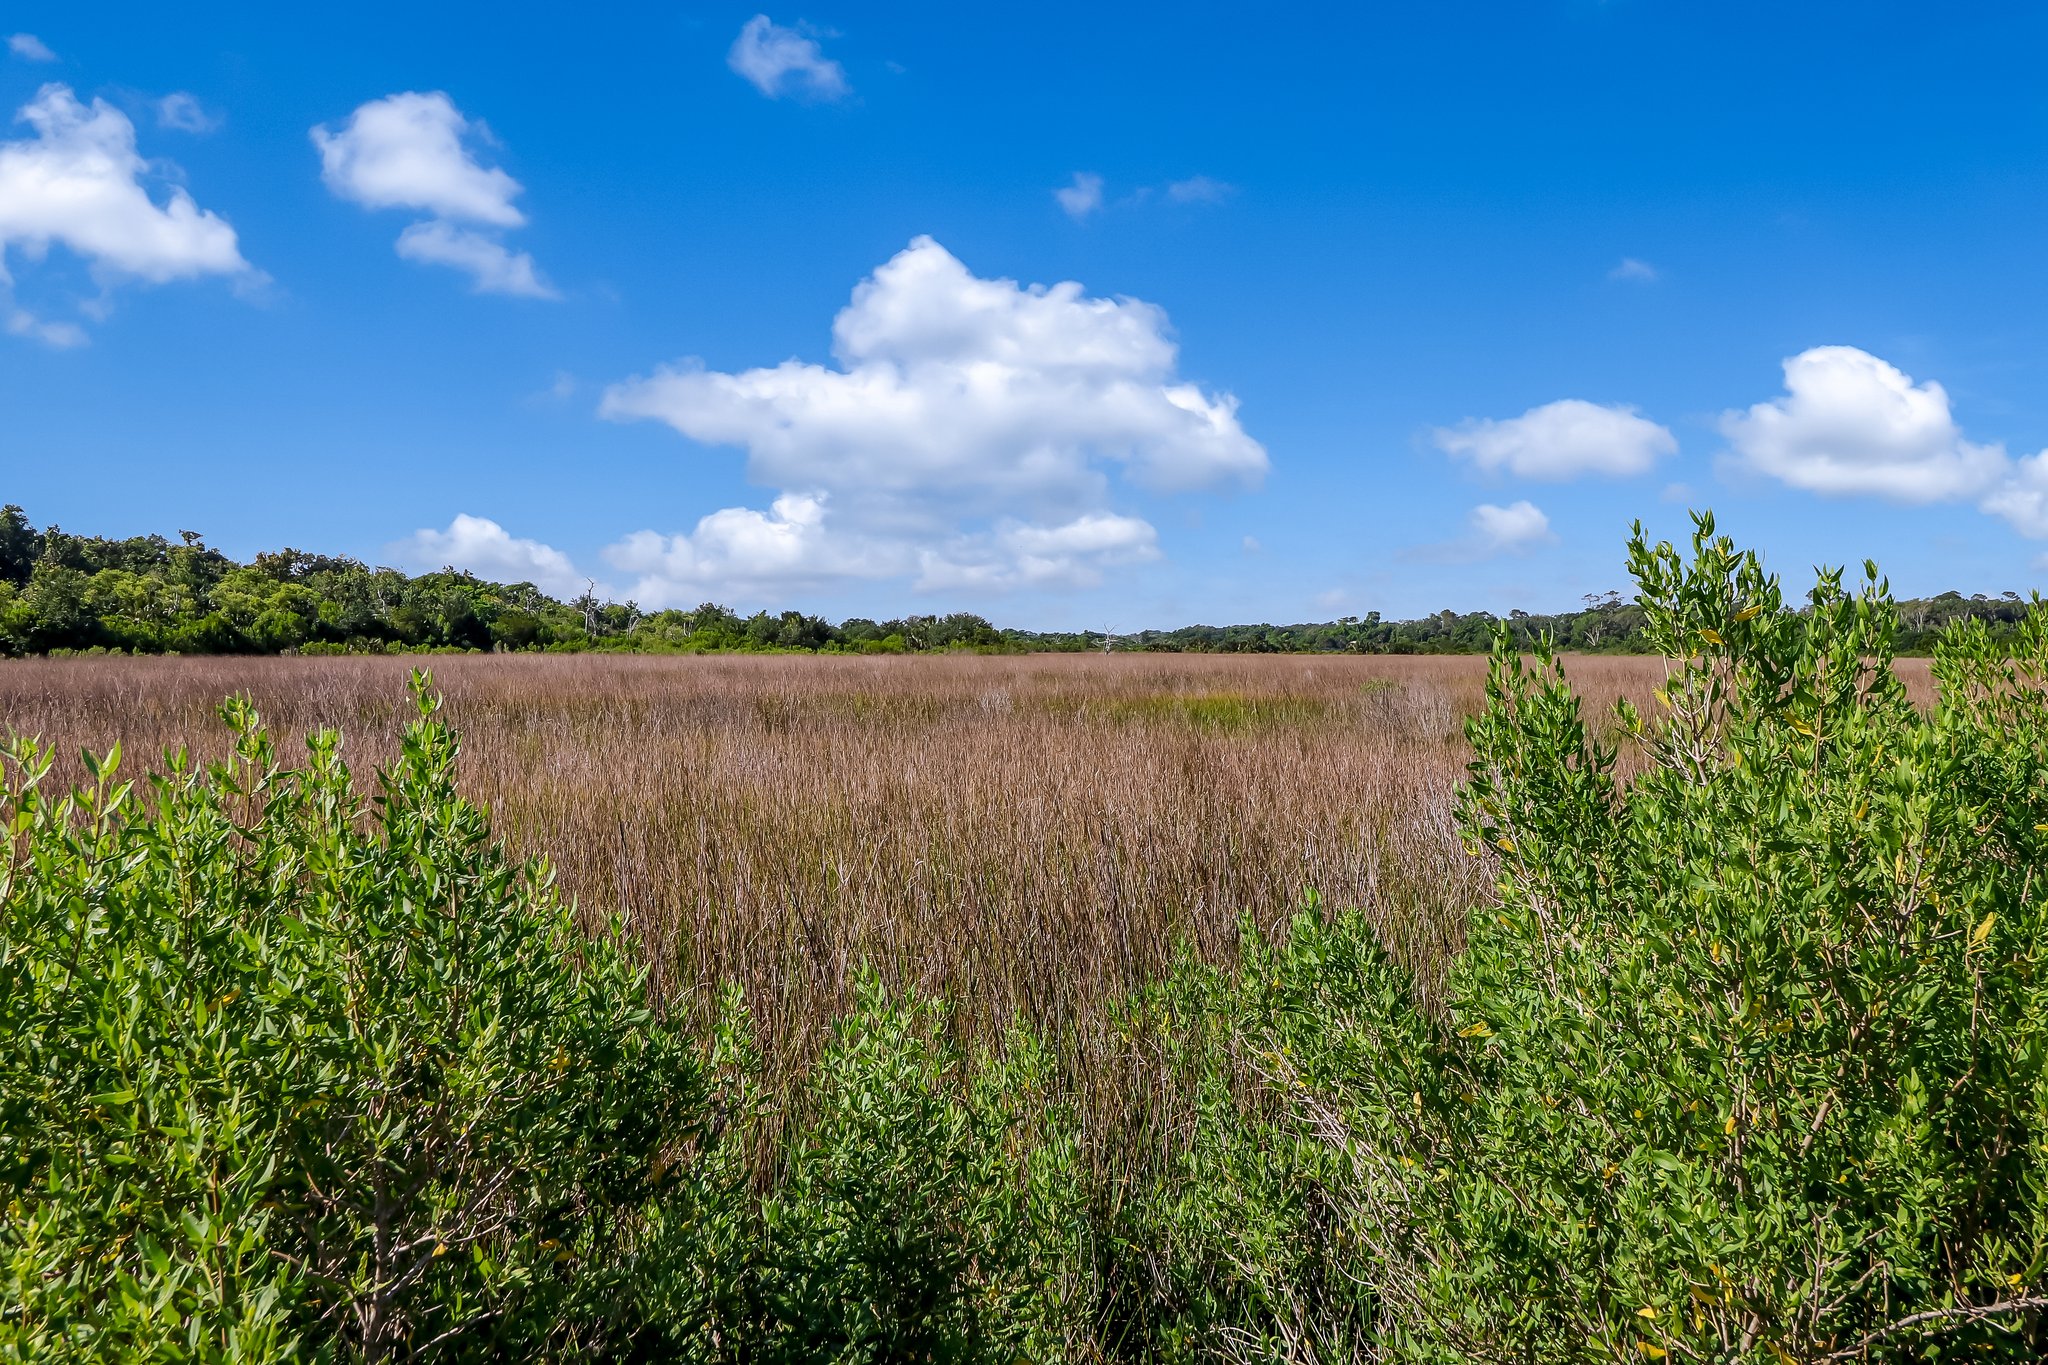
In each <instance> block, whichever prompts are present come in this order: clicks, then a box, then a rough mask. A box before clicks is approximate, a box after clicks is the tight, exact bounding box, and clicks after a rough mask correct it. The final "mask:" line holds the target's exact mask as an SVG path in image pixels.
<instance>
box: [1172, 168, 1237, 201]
mask: <svg viewBox="0 0 2048 1365" xmlns="http://www.w3.org/2000/svg"><path fill="white" fill-rule="evenodd" d="M1236 193H1237V186H1235V185H1232V184H1230V183H1228V182H1227V181H1222V180H1215V179H1212V178H1210V177H1209V176H1206V175H1191V176H1189V177H1188V178H1187V179H1185V180H1176V181H1174V182H1173V183H1172V184H1170V185H1168V186H1167V187H1166V197H1167V198H1168V199H1171V200H1172V201H1173V202H1174V203H1176V204H1220V203H1222V202H1223V201H1224V200H1226V199H1228V198H1230V197H1231V196H1232V195H1234V194H1236Z"/></svg>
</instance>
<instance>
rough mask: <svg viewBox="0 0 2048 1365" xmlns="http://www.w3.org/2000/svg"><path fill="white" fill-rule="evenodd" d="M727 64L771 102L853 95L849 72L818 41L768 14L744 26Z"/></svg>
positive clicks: (830, 98) (727, 58)
mask: <svg viewBox="0 0 2048 1365" xmlns="http://www.w3.org/2000/svg"><path fill="white" fill-rule="evenodd" d="M725 64H726V65H727V66H729V67H731V68H732V69H733V70H734V71H735V72H736V73H738V74H739V75H740V76H743V77H745V78H746V80H747V81H748V82H749V83H751V84H752V85H753V87H754V88H755V89H756V90H759V91H760V92H761V93H762V94H764V95H766V96H767V97H768V98H769V99H780V98H781V97H782V96H784V95H794V96H797V97H799V98H805V99H818V100H836V99H841V98H844V97H845V96H846V95H848V94H850V93H851V92H852V87H851V86H849V85H848V84H847V82H846V71H845V69H844V68H842V67H841V66H840V65H839V63H838V62H835V61H833V60H831V59H830V58H828V57H827V56H826V55H825V53H824V49H822V48H820V47H819V46H818V40H817V39H816V38H814V37H812V36H811V35H810V34H808V33H806V32H804V31H803V30H802V29H800V28H784V27H783V26H782V25H780V24H778V23H776V22H774V21H773V20H771V19H770V18H769V17H768V16H767V15H765V14H757V15H755V16H754V17H753V18H751V19H749V20H747V22H746V23H745V24H743V25H742V26H741V27H740V36H739V37H737V38H735V39H733V44H732V50H731V51H730V52H728V53H727V54H726V57H725Z"/></svg>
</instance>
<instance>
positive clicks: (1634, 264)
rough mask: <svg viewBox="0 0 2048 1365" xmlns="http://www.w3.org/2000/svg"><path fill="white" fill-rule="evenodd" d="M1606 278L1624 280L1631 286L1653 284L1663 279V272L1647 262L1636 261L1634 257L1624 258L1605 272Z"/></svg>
mask: <svg viewBox="0 0 2048 1365" xmlns="http://www.w3.org/2000/svg"><path fill="white" fill-rule="evenodd" d="M1607 278H1608V279H1610V280H1626V281H1628V282H1630V283H1632V284H1655V283H1656V282H1657V281H1658V280H1660V279H1662V278H1664V272H1663V271H1661V270H1659V269H1657V267H1656V266H1654V265H1651V264H1650V263H1649V262H1648V261H1643V260H1638V259H1636V258H1635V257H1634V256H1624V257H1622V258H1621V262H1620V264H1618V265H1616V266H1615V267H1614V269H1612V270H1610V271H1608V272H1607Z"/></svg>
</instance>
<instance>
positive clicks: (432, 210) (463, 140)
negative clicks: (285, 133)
mask: <svg viewBox="0 0 2048 1365" xmlns="http://www.w3.org/2000/svg"><path fill="white" fill-rule="evenodd" d="M312 137H313V145H314V146H315V147H317V148H318V149H319V151H320V175H321V179H322V180H324V181H325V182H326V184H327V187H328V189H330V190H332V191H333V192H334V193H335V194H336V195H337V196H339V197H340V198H342V199H346V200H349V201H351V202H353V203H357V204H361V205H362V206H363V207H364V208H368V209H394V208H395V209H410V210H413V211H414V212H420V213H426V214H430V215H432V216H431V217H430V218H428V219H426V220H424V221H421V222H417V223H414V224H413V225H412V226H411V227H409V228H407V229H406V230H405V231H404V232H403V233H401V234H400V236H399V239H398V254H399V255H400V256H402V257H404V258H405V259H407V260H412V261H420V262H425V263H428V264H433V265H445V266H451V267H453V268H455V269H457V270H461V271H464V272H465V273H467V274H468V275H469V276H470V279H471V280H472V282H473V285H474V288H475V290H476V292H478V293H487V294H515V295H523V296H525V297H527V298H555V297H557V295H556V294H555V291H554V290H553V289H552V288H550V287H549V286H548V285H547V284H546V282H545V281H544V280H543V279H542V278H541V276H540V272H539V270H538V269H537V268H536V267H535V265H534V262H533V257H532V256H530V255H528V254H526V253H525V252H515V251H513V250H512V249H511V248H509V247H507V246H506V245H505V244H504V241H503V238H502V234H503V233H504V232H505V231H506V230H509V229H511V228H517V227H523V226H524V225H525V223H526V215H525V214H524V213H523V212H521V211H520V209H519V207H518V206H517V205H516V204H514V203H513V202H512V201H513V200H514V199H516V198H517V197H518V196H519V195H520V193H521V192H522V187H521V186H520V184H519V182H518V181H517V180H514V179H513V178H512V177H511V176H510V175H508V174H506V172H505V171H504V170H502V169H501V168H499V167H496V166H486V165H484V164H483V162H481V161H480V160H478V159H477V154H476V150H475V149H476V147H477V145H478V144H488V143H489V142H490V141H491V138H490V130H489V129H487V128H486V127H484V125H483V124H482V123H481V122H478V121H475V120H472V119H469V118H466V117H465V116H464V115H463V113H462V111H461V110H459V109H457V108H456V107H455V102H454V101H453V100H451V99H449V98H448V96H447V95H445V94H443V93H442V92H441V91H438V90H435V91H431V92H428V93H425V94H422V93H420V92H418V91H406V92H403V93H401V94H396V95H387V96H385V97H384V98H383V99H376V100H371V101H369V102H368V103H366V104H363V105H361V106H359V107H358V108H357V109H356V111H355V112H354V113H352V114H350V115H349V117H348V120H347V121H346V122H345V123H343V124H342V125H341V127H339V128H329V127H328V126H327V125H325V124H322V125H320V126H319V127H317V128H315V129H313V131H312ZM464 225H467V226H464Z"/></svg>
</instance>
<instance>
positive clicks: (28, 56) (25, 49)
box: [7, 33, 57, 62]
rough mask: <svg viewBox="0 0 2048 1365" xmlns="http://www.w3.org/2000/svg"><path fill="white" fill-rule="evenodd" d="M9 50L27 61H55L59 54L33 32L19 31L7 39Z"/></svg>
mask: <svg viewBox="0 0 2048 1365" xmlns="http://www.w3.org/2000/svg"><path fill="white" fill-rule="evenodd" d="M7 50H8V51H9V52H12V53H13V54H14V55H15V56H17V57H19V58H21V59H22V60H23V61H25V62H54V61H56V60H57V54H56V53H54V52H52V51H50V48H49V45H48V44H47V43H45V42H44V41H43V40H42V39H41V38H38V37H36V35H35V34H33V33H17V34H15V35H14V36H13V37H11V38H9V39H8V40H7Z"/></svg>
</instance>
